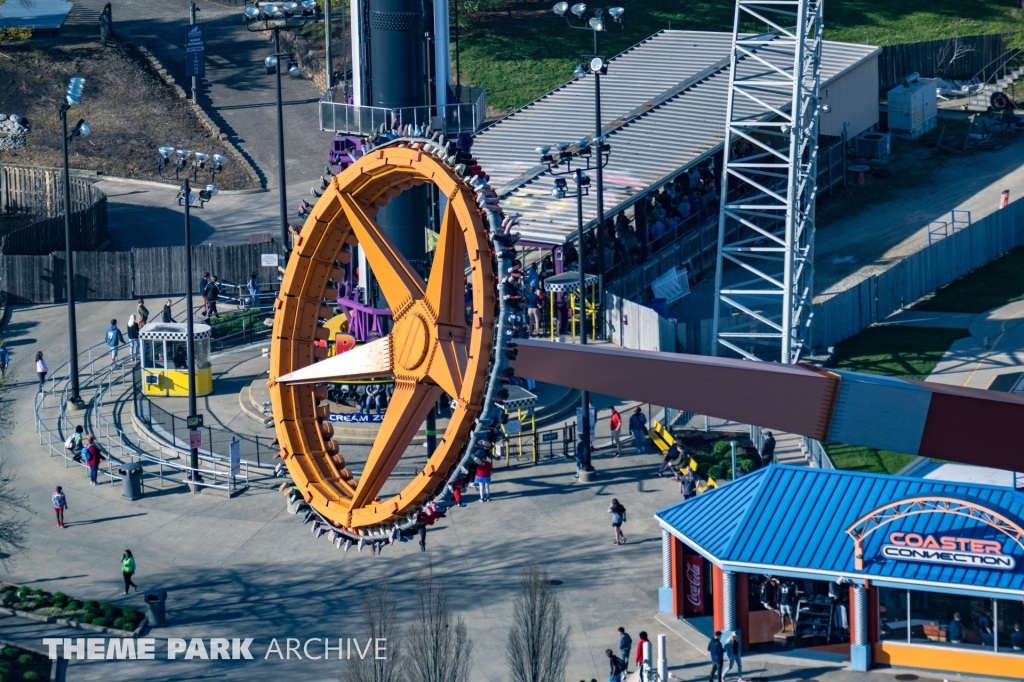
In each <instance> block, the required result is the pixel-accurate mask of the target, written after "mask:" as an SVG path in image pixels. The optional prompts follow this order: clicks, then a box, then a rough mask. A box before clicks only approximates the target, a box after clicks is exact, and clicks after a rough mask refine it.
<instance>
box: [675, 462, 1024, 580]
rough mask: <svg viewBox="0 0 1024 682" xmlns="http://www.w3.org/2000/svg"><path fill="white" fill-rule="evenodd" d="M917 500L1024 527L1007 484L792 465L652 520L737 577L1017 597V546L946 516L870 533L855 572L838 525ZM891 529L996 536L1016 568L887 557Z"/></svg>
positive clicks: (1022, 575)
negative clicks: (802, 576)
mask: <svg viewBox="0 0 1024 682" xmlns="http://www.w3.org/2000/svg"><path fill="white" fill-rule="evenodd" d="M918 496H943V497H952V498H956V499H960V500H963V501H966V502H972V503H976V504H979V505H983V506H985V507H987V508H989V509H991V510H992V511H995V512H997V513H999V514H1002V515H1004V516H1006V517H1007V518H1009V519H1010V520H1012V521H1014V522H1016V523H1018V524H1020V525H1024V523H1022V522H1021V521H1020V519H1021V517H1024V496H1021V495H1019V494H1017V493H1015V492H1014V491H1013V490H1012V489H1010V488H999V487H995V486H985V485H976V484H967V485H957V484H955V483H950V482H948V481H932V480H926V479H919V478H908V477H902V476H887V475H884V474H867V473H860V472H853V471H830V470H823V469H814V468H808V467H792V466H770V467H767V468H765V469H760V470H758V471H755V472H753V473H752V474H749V475H747V476H744V477H743V478H741V479H739V480H737V481H735V482H733V483H729V484H727V485H724V486H722V487H721V488H718V489H714V490H711V491H709V492H707V493H704V494H703V495H699V496H697V497H695V498H692V499H690V500H687V501H685V502H681V503H679V504H676V505H674V506H671V507H668V508H666V509H662V510H661V511H659V512H657V514H655V517H656V518H658V519H659V520H660V521H661V524H662V526H663V527H664V528H665V529H666V530H669V531H670V532H672V533H673V534H675V535H676V536H677V537H679V538H680V539H681V540H683V542H685V543H687V544H688V545H690V546H691V547H693V548H694V549H696V550H697V551H699V552H700V553H701V554H704V555H705V556H706V557H708V558H709V559H711V560H712V561H714V562H715V563H716V564H718V565H719V566H722V567H724V568H731V569H735V570H738V571H742V572H754V573H761V572H763V573H770V572H771V571H772V570H777V571H779V572H784V571H796V572H799V573H807V574H818V575H820V576H823V577H824V576H840V575H842V576H845V577H847V578H851V579H855V578H868V579H870V580H872V582H875V583H878V584H887V583H892V584H896V583H899V584H910V583H918V584H927V585H932V586H954V587H957V588H974V589H976V590H983V591H986V592H987V591H999V592H1024V550H1022V549H1021V547H1020V546H1019V545H1018V544H1017V543H1016V542H1015V541H1014V540H1013V539H1011V538H1009V537H1007V536H1006V535H1003V534H1002V533H1000V532H998V531H996V530H995V529H993V528H991V527H990V526H988V525H986V524H984V523H981V522H980V521H977V520H975V519H971V518H967V517H964V516H957V515H954V514H949V513H923V514H915V515H908V516H906V517H904V518H902V519H899V520H897V521H894V522H892V523H890V524H888V525H886V526H885V527H883V528H882V529H880V530H879V531H877V532H875V533H873V534H872V535H870V536H869V537H868V539H867V541H866V543H865V552H864V556H865V559H866V561H865V565H864V568H863V570H860V571H858V570H856V568H855V564H854V552H853V550H854V543H853V539H852V538H851V537H850V536H849V535H848V534H847V533H846V529H847V528H848V527H849V526H850V525H851V524H853V523H854V522H856V521H857V519H859V518H860V517H862V516H863V515H864V514H867V513H868V512H871V511H872V510H874V509H877V508H878V507H881V506H883V505H886V504H888V503H891V502H896V501H898V500H902V499H905V498H909V497H918ZM895 531H902V532H905V533H918V534H920V535H922V536H926V535H935V536H956V537H968V538H973V539H979V540H980V539H984V540H996V541H999V542H1000V543H1001V544H1002V551H1003V552H1004V553H1005V554H1008V555H1010V556H1013V557H1014V558H1015V559H1016V563H1017V566H1016V567H1015V568H1013V569H1012V570H999V569H986V568H973V567H970V568H965V567H960V566H953V565H947V564H933V563H919V562H912V561H897V560H892V559H886V558H885V557H883V556H882V555H881V554H880V549H881V546H882V545H883V544H886V543H887V538H888V536H889V534H890V533H892V532H895ZM808 577H811V576H810V575H809V576H808Z"/></svg>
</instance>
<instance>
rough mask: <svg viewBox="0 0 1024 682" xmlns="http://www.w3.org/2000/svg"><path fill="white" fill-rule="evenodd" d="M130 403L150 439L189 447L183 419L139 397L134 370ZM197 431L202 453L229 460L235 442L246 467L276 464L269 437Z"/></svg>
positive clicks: (137, 374) (205, 429)
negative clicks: (152, 435) (150, 435)
mask: <svg viewBox="0 0 1024 682" xmlns="http://www.w3.org/2000/svg"><path fill="white" fill-rule="evenodd" d="M132 401H133V403H134V404H133V408H132V409H133V410H134V411H135V417H136V418H137V419H139V421H141V422H142V423H143V424H145V425H146V427H147V428H149V430H150V431H152V432H153V433H154V435H156V436H157V437H159V438H160V439H162V440H165V441H167V442H168V443H171V444H174V445H176V446H177V447H181V448H188V447H189V428H188V425H187V423H186V421H185V417H183V416H181V415H177V414H172V413H171V412H168V411H167V410H165V409H164V408H162V407H160V406H159V405H157V404H155V403H153V401H152V400H150V399H149V398H147V397H146V396H145V395H144V394H143V392H142V371H141V369H139V368H138V367H136V368H135V371H134V373H133V376H132ZM199 431H200V432H201V433H202V438H203V443H202V445H201V446H200V447H199V449H200V450H201V451H203V452H209V453H212V454H214V455H216V456H218V457H223V458H224V459H229V458H230V456H231V443H232V442H234V441H238V447H239V454H240V456H241V461H242V462H245V463H248V465H249V466H256V467H263V468H273V467H274V466H275V464H276V463H275V462H274V456H275V455H276V454H277V452H278V448H276V447H271V445H270V443H271V442H272V441H273V440H274V439H275V436H273V435H269V436H247V435H242V434H237V433H234V432H232V431H228V430H226V429H220V428H216V427H213V426H209V425H207V426H203V427H202V428H200V429H199Z"/></svg>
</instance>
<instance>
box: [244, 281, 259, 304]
mask: <svg viewBox="0 0 1024 682" xmlns="http://www.w3.org/2000/svg"><path fill="white" fill-rule="evenodd" d="M245 286H246V288H247V289H248V290H249V306H250V307H253V308H259V307H260V281H259V279H257V278H256V273H255V272H252V273H249V281H248V282H246V283H245Z"/></svg>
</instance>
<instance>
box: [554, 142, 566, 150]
mask: <svg viewBox="0 0 1024 682" xmlns="http://www.w3.org/2000/svg"><path fill="white" fill-rule="evenodd" d="M568 146H569V144H568V143H567V142H556V143H555V145H554V147H555V149H557V150H558V151H560V152H564V151H565V150H566V148H567V147H568Z"/></svg>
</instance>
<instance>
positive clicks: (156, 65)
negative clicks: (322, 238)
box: [131, 42, 263, 188]
mask: <svg viewBox="0 0 1024 682" xmlns="http://www.w3.org/2000/svg"><path fill="white" fill-rule="evenodd" d="M131 45H132V46H134V47H135V49H136V50H138V51H139V54H141V55H142V57H143V58H144V59H145V60H146V62H147V63H148V64H149V65H150V66H151V67H152V68H153V70H154V71H156V73H157V75H158V76H160V79H161V80H162V81H163V82H164V83H166V84H167V85H169V86H171V88H173V89H174V92H175V94H176V95H178V98H179V99H183V100H185V101H186V102H188V105H189V106H190V107H191V108H192V111H193V112H195V115H196V116H197V117H198V118H199V120H200V121H201V122H202V124H203V125H204V126H206V129H207V130H209V131H210V135H212V136H213V137H216V138H217V139H219V140H220V141H221V142H223V143H224V144H225V145H227V147H228V148H229V149H230V150H231V151H232V152H234V156H235V160H236V161H239V162H241V164H242V167H243V168H245V169H246V171H247V172H248V174H249V179H250V180H254V181H255V182H256V184H257V185H260V187H261V188H262V185H263V183H262V182H260V176H259V173H257V172H256V169H255V168H253V166H252V164H251V163H249V160H248V159H246V158H245V157H244V156H243V155H242V152H241V151H240V150H239V149H238V147H236V146H235V145H234V143H232V142H231V140H229V139H228V134H227V133H224V132H221V129H220V126H218V125H217V124H216V123H214V122H213V119H211V118H210V116H209V115H208V114H207V113H206V112H205V111H203V108H202V107H200V106H199V105H198V104H194V103H193V102H192V100H191V99H189V98H188V95H187V94H186V93H185V90H184V89H182V87H181V86H180V85H178V83H177V81H175V80H174V76H172V75H171V73H170V72H169V71H168V70H167V69H166V68H164V65H163V64H161V63H160V60H159V59H157V58H156V57H155V56H154V55H153V53H152V52H150V51H149V50H147V49H146V48H145V47H143V46H142V45H138V44H136V43H134V42H133V43H131Z"/></svg>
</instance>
